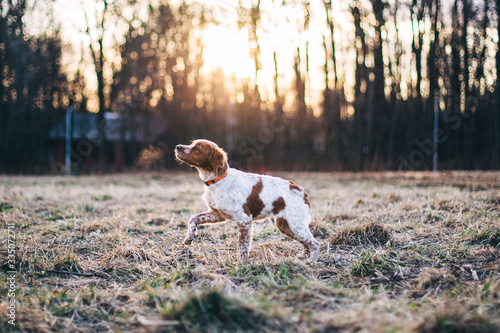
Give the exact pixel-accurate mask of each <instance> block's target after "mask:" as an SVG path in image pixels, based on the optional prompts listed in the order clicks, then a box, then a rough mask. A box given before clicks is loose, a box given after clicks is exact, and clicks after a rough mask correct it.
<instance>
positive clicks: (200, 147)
mask: <svg viewBox="0 0 500 333" xmlns="http://www.w3.org/2000/svg"><path fill="white" fill-rule="evenodd" d="M175 156H176V158H177V159H178V160H179V161H181V162H184V163H186V164H188V165H190V166H194V167H196V169H198V171H199V173H200V178H201V179H202V180H203V181H204V183H205V193H204V194H203V199H204V200H205V202H206V204H207V206H208V208H209V209H208V210H207V211H206V212H203V213H199V214H195V215H193V216H191V218H190V219H189V224H188V231H187V235H186V238H185V239H184V244H191V242H192V241H193V239H194V236H195V233H196V227H197V226H199V225H201V224H207V223H217V222H224V221H225V220H227V219H230V220H233V221H235V222H236V224H237V225H238V229H239V233H240V235H239V249H240V254H241V260H242V261H246V260H247V259H248V251H249V250H250V245H251V242H252V221H254V220H258V219H263V218H266V217H274V218H275V220H276V226H277V227H278V229H279V230H280V231H281V232H282V233H284V234H285V235H287V236H288V237H290V238H292V239H295V240H297V241H299V242H300V243H301V244H302V245H303V246H304V249H305V251H306V253H310V257H309V259H310V260H311V261H315V260H316V259H317V258H318V253H319V244H318V242H316V240H315V239H314V237H313V235H312V234H311V231H310V230H309V222H310V214H309V212H310V209H311V208H310V203H309V200H308V198H307V192H306V191H304V189H303V188H301V187H300V186H298V185H296V184H294V183H293V182H290V181H287V180H284V179H281V178H277V177H271V176H265V175H259V174H253V173H245V172H242V171H239V170H236V169H233V168H230V167H229V165H228V163H227V155H226V153H225V152H224V151H223V150H222V149H221V148H219V147H218V146H217V145H216V144H215V143H213V142H211V141H208V140H203V139H202V140H195V141H193V142H192V143H191V144H190V145H178V146H177V147H176V148H175Z"/></svg>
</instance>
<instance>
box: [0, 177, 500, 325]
mask: <svg viewBox="0 0 500 333" xmlns="http://www.w3.org/2000/svg"><path fill="white" fill-rule="evenodd" d="M276 175H278V176H282V177H284V178H287V179H290V180H293V181H294V182H296V183H298V184H300V185H302V186H303V187H304V188H305V189H306V190H307V191H308V192H309V198H310V201H311V204H312V208H313V210H312V224H311V229H312V230H313V233H314V235H315V237H316V239H317V240H318V241H319V242H320V244H321V252H320V256H319V260H318V262H317V263H313V264H311V263H309V262H307V261H306V260H305V259H304V258H303V257H301V252H302V249H301V246H300V244H299V243H297V242H295V241H291V240H289V239H287V238H286V237H285V236H283V235H282V234H280V233H279V232H278V230H277V228H276V227H275V225H274V223H273V221H271V220H264V221H261V222H258V223H256V224H255V225H254V242H253V248H252V251H251V252H250V260H249V262H248V263H246V264H242V263H241V262H240V261H239V254H238V250H237V238H238V237H237V228H236V226H235V224H234V223H233V222H228V223H223V224H217V225H211V226H204V227H201V228H200V229H199V230H198V236H197V238H196V239H195V241H194V242H193V244H192V245H190V246H189V247H187V248H185V247H184V246H183V245H182V240H183V238H184V236H185V232H186V224H187V221H188V219H189V217H190V215H191V214H193V213H196V212H200V211H202V210H204V209H205V207H204V203H203V201H202V199H201V194H202V191H203V185H202V183H201V181H200V180H199V178H197V175H196V174H195V172H194V171H193V172H191V173H172V172H165V173H162V174H149V175H118V176H105V177H97V176H95V177H80V178H76V177H69V178H64V177H5V176H3V177H0V219H1V223H2V229H1V234H0V235H1V239H2V245H1V246H2V248H0V265H1V268H2V269H1V275H0V292H1V296H2V301H1V303H0V327H1V329H0V330H3V331H19V330H20V331H25V332H54V331H55V332H57V331H64V332H108V331H111V332H115V331H118V332H120V331H121V332H162V331H166V332H169V331H175V332H176V331H181V332H216V331H217V332H221V331H231V332H235V331H236V332H246V331H256V332H284V331H287V332H498V331H500V173H498V172H470V173H469V172H451V173H440V174H432V173H358V174H347V173H279V174H276ZM8 226H12V227H11V229H9V228H8ZM8 230H14V231H15V235H16V238H17V239H16V243H15V251H14V252H15V265H16V270H17V271H18V273H17V275H16V281H15V286H16V289H15V300H16V313H15V315H16V318H15V324H16V325H15V326H12V325H10V324H8V321H9V320H10V318H9V317H8V316H7V314H8V308H7V306H8V303H6V302H5V300H6V297H7V292H8V289H9V285H10V284H9V283H8V281H7V272H8V271H9V270H10V269H9V265H8V261H7V258H8V247H7V238H8Z"/></svg>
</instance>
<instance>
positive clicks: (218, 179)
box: [205, 172, 227, 186]
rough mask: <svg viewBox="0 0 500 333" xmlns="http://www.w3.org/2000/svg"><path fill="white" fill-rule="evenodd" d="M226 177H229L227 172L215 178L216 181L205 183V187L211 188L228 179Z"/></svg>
mask: <svg viewBox="0 0 500 333" xmlns="http://www.w3.org/2000/svg"><path fill="white" fill-rule="evenodd" d="M226 176H227V172H226V173H225V174H223V175H222V176H219V177H217V178H215V179H212V180H209V181H206V182H205V185H207V186H210V185H212V184H215V183H217V182H219V181H221V180H223V179H224V178H226Z"/></svg>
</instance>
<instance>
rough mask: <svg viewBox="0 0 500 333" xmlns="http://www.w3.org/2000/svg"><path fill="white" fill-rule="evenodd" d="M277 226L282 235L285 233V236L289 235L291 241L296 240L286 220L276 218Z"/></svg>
mask: <svg viewBox="0 0 500 333" xmlns="http://www.w3.org/2000/svg"><path fill="white" fill-rule="evenodd" d="M276 226H277V227H278V229H279V230H280V231H281V232H282V233H284V234H285V235H287V236H288V237H290V238H291V239H295V234H294V233H293V231H292V229H290V226H289V225H288V221H287V220H285V219H284V218H282V217H277V218H276Z"/></svg>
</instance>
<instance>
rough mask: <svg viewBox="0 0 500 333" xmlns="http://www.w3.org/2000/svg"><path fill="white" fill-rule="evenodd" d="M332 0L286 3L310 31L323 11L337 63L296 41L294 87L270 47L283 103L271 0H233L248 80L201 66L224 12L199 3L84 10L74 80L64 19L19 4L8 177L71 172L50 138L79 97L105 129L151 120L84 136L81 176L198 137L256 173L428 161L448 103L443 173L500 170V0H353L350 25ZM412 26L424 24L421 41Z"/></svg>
mask: <svg viewBox="0 0 500 333" xmlns="http://www.w3.org/2000/svg"><path fill="white" fill-rule="evenodd" d="M330 1H331V0H325V1H321V0H319V3H320V5H321V7H320V8H321V11H322V15H321V16H320V15H314V13H312V4H311V2H309V1H291V0H290V1H288V0H284V1H279V2H273V3H275V4H276V5H278V6H282V7H286V6H290V7H293V8H295V9H297V8H298V10H300V11H301V13H302V15H301V17H302V19H301V20H300V22H299V23H298V24H297V30H298V31H299V32H304V31H308V30H309V29H310V25H311V20H317V19H318V18H319V17H322V18H325V19H324V21H323V24H324V27H325V29H324V31H323V33H322V36H321V38H322V40H323V45H322V52H323V53H324V63H323V64H317V63H315V64H311V63H310V62H311V60H310V59H311V57H310V52H312V51H311V49H312V47H311V45H310V44H309V41H308V40H303V39H301V40H299V41H297V44H296V45H295V49H294V50H293V52H294V61H293V63H292V64H290V66H291V68H290V70H293V73H294V80H293V82H290V84H283V81H282V80H281V79H280V78H281V77H282V75H283V73H280V68H281V67H280V66H279V65H280V59H281V56H282V55H281V54H280V52H282V50H280V49H276V50H275V51H273V52H271V53H270V54H271V57H273V61H274V64H275V66H274V68H275V73H274V76H273V78H272V80H273V89H272V90H273V91H272V93H271V95H272V97H269V96H270V94H263V93H262V87H260V86H259V81H258V80H257V79H256V77H257V76H258V75H259V73H260V72H259V70H260V69H261V68H262V57H263V56H269V52H267V53H265V52H263V50H262V47H261V43H260V37H259V36H260V32H259V31H260V30H261V28H262V25H263V23H264V22H263V21H264V20H265V19H266V17H269V15H267V16H265V15H263V14H264V10H263V3H261V1H260V0H256V1H251V2H248V3H246V2H245V3H244V4H242V3H241V2H238V3H236V2H235V5H234V10H235V11H236V12H237V14H238V22H237V25H236V26H235V27H234V28H235V29H245V31H248V42H249V45H250V48H249V52H250V54H249V56H250V58H251V59H252V61H253V63H254V70H255V76H254V77H253V78H248V79H238V78H236V77H232V78H230V79H228V76H227V73H224V72H223V69H221V70H220V71H215V72H211V73H202V69H203V64H204V41H203V34H200V33H197V32H200V31H203V29H205V28H206V27H207V26H209V25H217V24H221V22H220V20H219V21H218V19H217V17H216V16H214V15H212V14H213V13H212V9H210V8H206V7H204V6H202V5H200V4H199V3H197V2H189V1H187V2H179V3H177V2H176V3H173V4H172V3H171V4H162V5H159V6H156V5H154V3H155V2H153V1H151V2H148V0H144V1H137V2H130V1H119V0H115V1H113V2H111V1H109V2H108V1H106V0H96V4H97V5H98V6H96V8H98V11H97V12H96V13H97V14H96V15H95V16H94V17H93V18H92V19H89V16H88V14H89V13H86V15H85V17H86V24H87V26H86V27H85V29H84V31H83V32H84V33H85V34H87V37H88V38H87V39H84V40H85V41H89V42H88V45H82V56H81V60H80V64H79V66H78V68H79V70H77V71H76V72H74V73H71V74H69V73H68V72H67V71H66V70H65V68H63V66H62V57H63V54H64V52H66V49H67V47H65V46H64V43H63V41H62V38H61V34H60V28H59V27H58V25H57V24H56V23H53V24H52V25H51V29H49V30H50V31H43V32H38V33H33V32H32V31H30V32H28V31H26V21H27V19H26V18H27V16H28V15H29V14H30V10H31V11H33V10H36V9H34V8H32V7H29V5H28V3H27V1H26V0H17V1H14V0H9V1H5V2H4V3H3V5H2V6H0V70H1V84H0V172H4V173H57V172H60V171H61V170H60V168H57V167H56V166H57V165H58V164H60V163H61V162H62V161H61V144H63V143H62V142H59V141H57V138H54V137H52V138H51V137H50V136H49V135H48V134H49V132H50V131H51V129H53V128H54V126H56V124H58V122H61V121H63V120H64V117H65V112H66V110H67V109H68V107H70V106H73V107H74V108H75V112H79V113H87V112H90V111H92V112H95V113H94V114H95V115H96V116H97V117H98V120H99V123H102V122H103V121H105V115H106V112H109V111H111V112H115V113H116V114H117V115H119V116H120V117H122V118H123V119H125V120H124V121H123V122H122V124H128V125H127V126H128V130H130V129H132V132H134V131H135V130H136V129H134V126H142V128H141V129H140V130H141V131H142V132H140V133H142V134H140V135H139V134H137V136H134V135H132V139H130V138H128V139H126V138H125V134H123V135H122V136H120V138H121V139H120V140H118V141H116V140H115V141H111V140H108V139H107V138H106V137H105V133H106V131H104V130H103V131H102V133H100V134H101V136H103V135H104V137H103V138H102V140H92V139H89V138H87V142H86V143H85V145H84V146H85V149H84V150H85V151H83V150H79V149H80V148H82V147H83V146H82V145H79V142H73V154H76V155H78V154H81V155H85V159H81V158H80V159H78V158H76V157H75V156H73V165H72V167H73V168H75V169H78V168H80V167H81V166H80V165H79V163H87V168H85V169H82V170H83V171H82V172H109V171H126V170H132V169H135V168H139V167H141V166H143V167H145V168H149V167H161V168H163V167H171V166H173V165H175V161H173V158H172V153H173V150H172V149H173V147H175V145H176V144H178V143H181V142H183V143H185V142H188V141H189V140H192V139H196V138H207V139H211V140H214V141H216V142H217V143H219V145H220V146H222V147H224V148H225V149H226V151H227V152H228V153H229V156H230V159H231V163H232V165H233V166H236V167H240V168H245V169H253V170H256V169H257V170H258V169H261V170H262V169H281V170H351V171H358V170H396V169H402V170H429V169H431V168H432V157H433V156H432V155H433V137H434V134H435V132H434V131H435V128H434V124H435V112H436V110H437V111H438V124H439V125H438V129H437V133H436V134H437V136H436V137H437V138H438V142H439V145H438V147H439V168H440V169H494V168H498V167H499V166H500V86H499V84H498V82H500V81H499V80H498V78H497V73H500V49H499V48H498V39H499V37H498V31H500V0H496V1H495V2H493V1H491V0H448V1H447V0H408V1H383V0H359V1H358V0H345V1H340V3H341V4H342V5H343V6H344V7H343V8H345V9H346V10H345V13H343V14H342V15H345V16H346V17H347V18H346V19H343V20H342V22H340V21H339V20H338V15H339V14H338V12H337V10H336V5H338V3H336V2H330ZM89 3H90V1H89ZM222 3H223V4H225V6H227V4H228V3H229V2H227V1H222ZM127 6H128V7H127ZM125 7H127V8H132V9H131V10H129V11H128V12H129V13H131V14H130V15H128V16H125V15H122V13H124V12H125V10H124V8H125ZM145 8H146V9H145ZM316 8H317V7H316ZM403 21H404V22H406V23H407V26H409V28H407V29H406V30H405V31H401V27H402V22H403ZM345 22H349V24H351V25H352V27H351V29H350V30H351V31H352V34H351V35H349V36H344V35H343V33H344V32H345V31H346V30H349V29H346V28H345V27H341V26H340V24H344V25H345V24H346V23H345ZM114 26H121V27H123V26H125V27H126V29H122V30H123V33H124V37H123V39H122V40H121V39H119V38H117V39H116V40H118V41H119V42H117V43H116V45H115V46H114V47H112V51H114V53H113V54H114V55H115V56H114V57H113V59H110V56H109V54H110V53H109V51H110V50H109V49H106V48H107V46H106V45H108V44H109V43H106V42H105V39H106V38H108V37H106V36H107V32H109V31H113V33H115V32H116V31H117V29H113V27H114ZM403 33H405V34H408V33H410V34H411V37H410V40H411V43H410V44H408V43H405V40H408V36H402V35H401V34H403ZM403 37H404V38H403ZM346 38H347V39H346ZM346 45H347V46H346ZM116 58H118V59H119V60H118V62H117V61H116ZM347 58H352V59H354V61H352V66H346V65H345V61H346V59H347ZM312 66H315V67H319V66H322V68H323V75H324V87H323V90H322V100H321V101H320V103H318V105H315V106H313V105H312V103H311V101H310V99H308V97H307V96H308V91H309V89H312V88H311V84H310V75H309V71H310V70H311V68H312ZM89 67H90V68H92V71H90V72H91V73H92V75H93V79H94V80H95V82H96V89H95V91H94V90H92V91H90V92H89V89H87V87H88V78H86V77H85V75H86V74H84V73H89V71H88V68H89ZM85 68H87V70H84V69H85ZM348 82H353V84H350V85H349V84H347V83H348ZM235 87H236V88H235ZM290 96H293V97H290ZM290 98H293V100H292V101H291V100H290ZM138 117H140V118H141V119H143V120H144V121H140V122H137V121H135V120H136V119H138ZM126 119H128V121H127V120H126ZM151 122H162V123H163V125H164V130H163V131H162V132H161V133H160V135H158V136H156V137H155V138H154V141H153V142H151V141H148V140H143V139H142V138H143V137H147V133H144V132H145V131H146V132H147V131H148V130H149V129H150V128H151V126H149V125H150V123H151ZM148 124H149V125H148ZM123 126H125V125H123ZM122 132H123V133H125V132H126V129H122ZM134 133H135V132H134ZM137 133H139V132H137ZM82 149H83V148H82ZM148 159H149V160H151V161H150V162H151V163H148V162H147V160H148ZM145 160H146V162H144V161H145Z"/></svg>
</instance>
